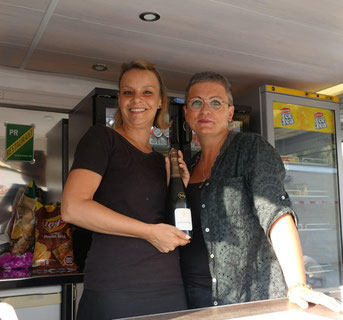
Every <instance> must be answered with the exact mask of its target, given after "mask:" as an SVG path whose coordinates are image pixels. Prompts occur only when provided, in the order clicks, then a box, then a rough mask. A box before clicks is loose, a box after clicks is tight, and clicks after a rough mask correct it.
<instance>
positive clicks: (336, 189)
mask: <svg viewBox="0 0 343 320" xmlns="http://www.w3.org/2000/svg"><path fill="white" fill-rule="evenodd" d="M143 13H149V14H148V15H147V18H144V17H143V16H144V14H143ZM342 15H343V3H342V2H340V1H329V2H325V1H324V2H318V1H317V2H313V1H310V0H303V1H295V0H292V1H274V2H273V1H269V0H263V1H251V0H248V1H237V0H221V1H212V0H204V1H199V0H187V1H174V0H164V1H157V0H149V1H143V2H142V1H140V0H132V1H120V0H115V1H109V0H89V1H82V0H74V1H67V0H25V1H24V0H2V1H0V128H1V129H0V255H1V254H3V253H8V250H9V246H10V245H11V239H10V234H9V231H8V230H9V229H10V228H12V227H13V220H14V219H15V217H14V211H15V210H14V208H15V204H16V199H17V198H18V197H20V195H21V194H22V193H23V190H27V189H25V188H30V187H29V186H30V184H31V183H32V182H34V185H35V186H36V187H37V190H39V191H37V192H38V193H39V195H40V200H41V205H42V204H43V206H44V207H45V205H55V206H56V207H57V208H59V206H60V202H61V197H62V192H63V188H64V184H65V181H66V178H67V176H68V173H69V169H70V166H71V164H72V161H73V156H74V152H75V148H76V145H77V143H78V141H79V140H80V138H81V136H82V135H83V134H84V133H85V132H86V131H87V129H88V128H89V127H91V126H92V125H93V124H97V123H101V124H104V125H107V126H108V127H111V126H112V124H113V122H114V116H115V113H116V111H117V107H118V102H117V94H118V80H117V79H118V76H119V73H120V67H121V65H122V63H124V62H129V61H132V60H137V59H142V60H149V61H152V62H153V63H154V64H155V66H156V67H157V69H158V71H159V72H160V73H161V75H162V78H163V81H164V83H165V86H166V91H167V94H168V101H169V112H168V115H167V117H168V119H167V120H168V121H171V127H170V128H167V129H163V130H161V129H160V128H157V127H152V128H151V133H150V140H149V141H150V144H151V146H152V147H153V148H154V149H155V150H157V151H158V152H160V153H162V154H163V155H166V154H167V153H168V151H169V149H170V147H171V146H172V145H174V144H175V143H176V144H177V145H178V147H179V148H180V149H181V150H182V151H183V152H184V154H185V160H186V161H187V163H188V162H189V161H190V159H191V157H192V156H194V154H196V153H197V152H198V151H200V150H201V147H200V144H199V140H198V138H197V136H196V134H195V133H194V132H193V131H192V130H191V129H190V128H189V127H187V126H186V127H185V125H184V114H183V111H182V108H183V105H184V92H185V87H186V85H187V83H188V81H189V79H190V78H191V76H192V75H193V74H194V73H196V72H202V71H209V70H210V71H215V72H219V73H222V74H224V75H225V76H226V77H227V78H228V79H229V81H230V83H231V86H232V91H233V98H234V104H235V106H236V110H235V115H234V118H233V121H232V122H231V123H229V126H230V130H232V131H237V132H240V131H247V132H255V133H259V134H261V135H263V136H264V137H265V138H266V139H267V140H268V141H269V142H270V143H271V144H272V145H273V146H274V147H275V148H276V149H277V151H278V152H279V153H280V155H281V158H282V161H283V164H284V166H285V169H286V177H285V188H286V191H287V193H288V194H289V196H290V199H291V201H292V203H293V206H294V210H295V211H296V213H297V215H298V218H299V221H298V226H297V227H298V231H299V235H300V240H301V244H302V247H303V257H304V264H305V271H306V279H307V283H308V284H309V285H310V286H311V287H312V288H314V289H316V290H319V291H322V292H325V293H328V292H336V290H337V289H338V288H339V287H340V286H341V285H343V269H342V262H343V253H342V240H343V236H342V221H343V209H342V200H343V188H342V187H341V185H342V182H343V161H342V158H343V135H342V132H341V129H342V127H343V111H342V110H343V88H342V86H343V85H342V82H343V78H342V74H343V55H342V51H343V37H342V34H343V25H342ZM330 88H335V89H332V90H331V91H327V90H328V89H330ZM310 118H311V119H312V118H313V119H314V121H315V127H310V124H308V123H307V122H306V121H305V120H304V119H310ZM292 121H295V123H299V122H301V125H299V126H297V125H294V123H293V122H292ZM12 124H13V125H17V126H29V127H30V128H31V129H32V130H33V131H32V132H33V135H32V141H33V144H32V145H33V146H32V150H31V151H32V154H31V155H30V157H31V156H32V157H31V158H30V160H29V161H25V160H23V159H19V156H18V158H17V159H15V158H13V157H14V156H15V152H14V154H8V150H9V147H11V146H13V143H12V142H10V141H11V140H10V139H9V136H8V135H9V133H8V132H7V129H8V128H9V125H12ZM285 124H287V125H289V126H288V127H285ZM18 143H19V142H18ZM24 156H27V157H29V155H27V154H26V155H24ZM49 210H50V209H49ZM56 221H58V220H57V218H56V219H55V222H56ZM31 231H33V232H34V230H31ZM73 232H74V234H75V242H74V248H73V249H74V256H73V259H74V260H73V262H74V261H76V263H77V264H78V267H79V268H78V269H77V270H75V268H74V269H73V268H69V270H67V269H68V268H67V267H66V268H64V266H61V265H59V266H58V267H54V268H52V267H51V268H50V269H49V268H48V271H47V270H46V269H45V271H44V270H43V269H40V268H33V267H32V265H31V264H30V266H26V268H24V270H25V271H24V272H19V271H22V269H20V268H17V269H16V268H12V269H8V268H7V269H6V268H4V267H3V266H1V265H0V300H1V301H4V302H7V303H9V304H10V305H12V306H13V307H14V308H15V312H16V313H17V315H18V319H19V320H21V319H35V320H39V319H46V316H47V314H48V315H49V319H63V320H64V319H75V317H76V313H77V308H78V303H79V300H80V297H81V295H82V292H83V267H84V264H85V259H86V256H87V251H88V248H89V245H90V243H91V237H92V233H91V232H90V231H88V230H84V229H82V228H76V229H75V230H74V229H73ZM12 240H13V239H12ZM31 245H32V244H31ZM30 250H31V251H32V252H31V254H32V253H33V247H32V246H31V249H30ZM51 252H52V250H51ZM57 260H58V259H57ZM57 263H58V261H57ZM19 269H20V270H19ZM336 294H337V293H336ZM31 298H32V299H31ZM34 298H37V299H34ZM41 298H42V299H43V298H44V299H45V300H44V301H43V302H42V300H40V299H41ZM23 301H25V303H23ZM278 303H279V304H277V305H273V306H272V305H266V308H270V310H273V312H278V311H280V312H281V311H282V312H283V311H284V309H285V308H286V309H287V308H288V305H286V302H285V301H283V302H278ZM260 308H261V305H256V306H255V305H251V309H249V310H250V311H249V312H248V313H245V311H242V309H239V310H238V309H237V311H235V309H234V308H231V309H228V310H224V309H221V310H222V313H218V312H219V311H217V309H215V308H214V309H211V310H203V311H199V313H196V314H195V316H196V317H195V318H196V319H212V318H213V319H214V318H216V319H229V318H230V319H231V318H234V317H235V316H237V317H238V316H239V317H242V316H244V319H245V317H247V319H248V317H249V319H250V316H253V315H254V314H255V311H256V310H260ZM278 308H280V309H278ZM264 311H265V312H267V311H266V310H265V309H264ZM290 311H291V312H295V310H293V311H292V310H290ZM0 312H1V311H0ZM256 312H257V311H256ZM261 312H262V311H261ZM261 312H260V311H258V312H257V313H261ZM285 312H287V310H286V311H285ZM290 314H291V313H290ZM290 314H286V315H285V317H289V315H290ZM321 315H322V316H327V317H328V318H330V317H331V318H333V317H334V316H333V315H327V314H325V312H324V311H322V309H320V308H319V309H314V311H313V319H316V318H315V317H319V316H321ZM1 316H2V315H1V313H0V318H1ZM25 316H27V317H29V318H26V317H25ZM260 316H263V315H260ZM307 316H309V315H307V314H306V317H307ZM44 317H45V318H44ZM182 317H185V318H182V319H185V320H186V319H195V318H192V317H191V315H190V314H186V313H185V314H182ZM309 317H310V316H309ZM176 318H177V315H172V316H170V317H168V316H166V315H164V316H161V317H160V318H158V317H156V318H155V317H151V319H156V320H157V319H176ZM147 319H148V318H147ZM149 319H150V318H149ZM256 319H258V318H256ZM265 319H267V318H265ZM279 319H281V315H280V318H279ZM304 319H305V318H304ZM309 319H310V318H309ZM311 319H312V318H311ZM318 319H319V318H318Z"/></svg>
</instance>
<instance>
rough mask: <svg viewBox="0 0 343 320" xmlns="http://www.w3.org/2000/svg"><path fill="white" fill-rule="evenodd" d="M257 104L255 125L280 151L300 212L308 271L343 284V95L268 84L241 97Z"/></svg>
mask: <svg viewBox="0 0 343 320" xmlns="http://www.w3.org/2000/svg"><path fill="white" fill-rule="evenodd" d="M236 100H238V101H240V102H244V103H249V104H250V105H251V106H252V109H253V111H252V121H253V124H252V130H253V131H255V132H258V133H261V134H262V135H263V136H264V137H265V138H266V139H267V140H268V141H269V142H270V143H271V144H272V145H274V146H275V148H276V149H277V150H278V152H279V153H280V155H281V157H282V160H283V162H284V165H285V169H286V178H285V187H286V191H287V192H288V194H289V196H290V198H291V200H292V203H293V207H294V210H295V212H296V213H297V215H298V219H299V223H298V231H299V235H300V239H301V244H302V248H303V255H304V263H305V269H306V277H307V281H308V283H309V285H311V286H312V287H314V288H323V289H324V288H325V289H327V288H333V287H338V286H339V285H341V284H342V229H341V223H342V205H341V201H342V199H343V198H342V181H343V180H342V169H343V168H342V150H341V142H340V141H341V126H340V122H339V119H340V117H339V113H340V112H339V109H340V104H339V99H338V98H336V97H331V96H325V95H319V94H315V93H310V92H303V91H298V90H292V89H285V88H280V87H275V86H270V85H266V86H263V87H260V88H259V89H258V90H256V91H254V92H251V93H250V94H247V95H245V96H244V97H239V98H238V99H236Z"/></svg>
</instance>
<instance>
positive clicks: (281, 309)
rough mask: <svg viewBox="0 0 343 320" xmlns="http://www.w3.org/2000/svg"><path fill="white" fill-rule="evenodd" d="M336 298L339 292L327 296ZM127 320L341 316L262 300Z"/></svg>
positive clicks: (278, 319)
mask: <svg viewBox="0 0 343 320" xmlns="http://www.w3.org/2000/svg"><path fill="white" fill-rule="evenodd" d="M330 295H332V296H336V297H338V292H333V293H330ZM126 319H130V320H134V319H137V320H172V319H173V320H205V319H207V320H227V319H237V320H286V319H287V320H289V319H294V320H298V319H301V320H325V319H341V320H343V313H335V312H333V311H331V310H329V309H327V308H325V307H323V306H320V305H311V306H310V307H309V309H307V310H302V309H300V308H299V307H298V306H296V305H295V304H291V303H289V302H288V299H286V298H284V299H275V300H264V301H257V302H248V303H241V304H233V305H226V306H218V307H210V308H204V309H194V310H188V311H179V312H170V313H164V314H157V315H150V316H140V317H131V318H126Z"/></svg>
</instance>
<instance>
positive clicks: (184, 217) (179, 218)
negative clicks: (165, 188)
mask: <svg viewBox="0 0 343 320" xmlns="http://www.w3.org/2000/svg"><path fill="white" fill-rule="evenodd" d="M174 215H175V227H176V228H178V229H180V230H185V231H186V230H189V231H191V230H193V226H192V215H191V210H190V209H187V208H177V209H175V211H174Z"/></svg>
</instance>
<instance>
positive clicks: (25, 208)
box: [8, 181, 39, 254]
mask: <svg viewBox="0 0 343 320" xmlns="http://www.w3.org/2000/svg"><path fill="white" fill-rule="evenodd" d="M37 190H38V189H37V187H36V185H35V183H34V182H33V181H31V182H30V183H29V185H28V186H27V187H26V189H25V192H23V189H21V188H20V189H19V190H18V193H17V195H16V198H15V201H14V205H13V210H14V211H13V216H14V218H13V226H12V228H11V233H10V245H11V253H14V254H23V253H25V252H26V251H29V250H32V249H33V244H34V227H35V222H36V217H35V210H36V206H37V204H39V203H38V202H37V201H36V198H37ZM8 232H9V231H8Z"/></svg>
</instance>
